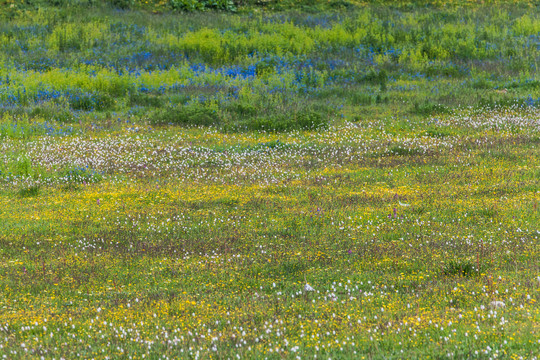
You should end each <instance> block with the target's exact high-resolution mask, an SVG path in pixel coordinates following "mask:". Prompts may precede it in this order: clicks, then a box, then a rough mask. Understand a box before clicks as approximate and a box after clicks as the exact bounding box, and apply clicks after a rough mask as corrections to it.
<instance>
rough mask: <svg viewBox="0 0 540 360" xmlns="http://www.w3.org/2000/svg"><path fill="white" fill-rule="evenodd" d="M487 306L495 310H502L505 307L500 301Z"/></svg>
mask: <svg viewBox="0 0 540 360" xmlns="http://www.w3.org/2000/svg"><path fill="white" fill-rule="evenodd" d="M489 306H491V307H492V308H495V309H497V308H503V307H505V306H506V305H505V303H504V302H502V301H492V302H490V303H489Z"/></svg>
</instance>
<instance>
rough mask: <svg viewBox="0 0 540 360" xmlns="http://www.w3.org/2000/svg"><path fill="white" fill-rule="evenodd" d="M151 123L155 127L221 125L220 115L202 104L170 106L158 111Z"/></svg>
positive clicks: (152, 116)
mask: <svg viewBox="0 0 540 360" xmlns="http://www.w3.org/2000/svg"><path fill="white" fill-rule="evenodd" d="M150 122H151V123H152V124H155V125H165V124H172V125H188V126H211V125H219V123H220V121H219V116H218V114H217V113H216V112H215V111H213V110H210V109H208V108H206V107H204V105H202V104H193V105H186V106H182V105H180V106H169V107H167V108H164V109H161V110H157V111H156V112H154V113H153V114H152V115H151V119H150Z"/></svg>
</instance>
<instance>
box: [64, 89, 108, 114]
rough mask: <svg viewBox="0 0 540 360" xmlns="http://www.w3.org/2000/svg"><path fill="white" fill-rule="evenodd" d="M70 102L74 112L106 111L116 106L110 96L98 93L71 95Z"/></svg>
mask: <svg viewBox="0 0 540 360" xmlns="http://www.w3.org/2000/svg"><path fill="white" fill-rule="evenodd" d="M68 101H69V105H70V106H71V108H72V109H73V110H84V111H93V110H97V111H100V110H106V109H110V108H111V107H112V106H113V105H114V99H113V98H112V97H111V96H110V95H108V94H103V93H100V92H97V91H94V92H90V93H88V92H85V93H82V92H81V93H74V94H70V95H69V98H68Z"/></svg>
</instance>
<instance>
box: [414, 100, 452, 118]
mask: <svg viewBox="0 0 540 360" xmlns="http://www.w3.org/2000/svg"><path fill="white" fill-rule="evenodd" d="M412 112H413V113H415V114H418V115H423V116H433V115H436V114H448V113H450V112H451V109H450V108H448V107H447V106H444V105H442V104H435V103H433V102H431V101H429V100H425V101H424V102H423V103H419V102H415V103H414V105H413V109H412Z"/></svg>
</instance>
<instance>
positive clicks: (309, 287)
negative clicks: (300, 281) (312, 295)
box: [304, 283, 315, 291]
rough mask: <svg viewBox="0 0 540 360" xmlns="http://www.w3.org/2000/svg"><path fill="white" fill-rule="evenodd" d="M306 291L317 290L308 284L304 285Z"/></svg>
mask: <svg viewBox="0 0 540 360" xmlns="http://www.w3.org/2000/svg"><path fill="white" fill-rule="evenodd" d="M304 291H315V289H314V288H313V287H311V285H309V284H308V283H306V285H304Z"/></svg>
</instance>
